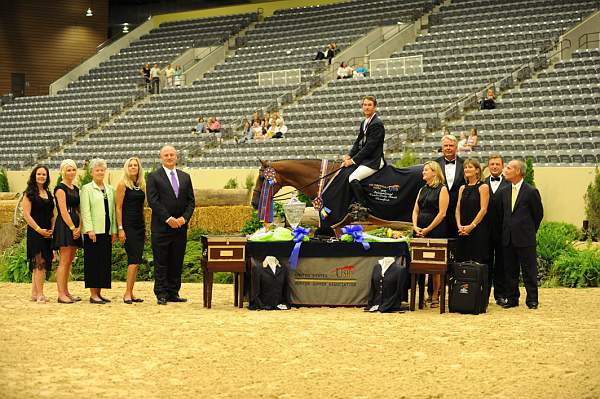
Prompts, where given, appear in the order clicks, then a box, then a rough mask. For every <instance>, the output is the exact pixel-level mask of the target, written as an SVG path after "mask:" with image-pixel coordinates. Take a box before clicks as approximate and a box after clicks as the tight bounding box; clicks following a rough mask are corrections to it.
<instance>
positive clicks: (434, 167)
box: [423, 161, 446, 188]
mask: <svg viewBox="0 0 600 399" xmlns="http://www.w3.org/2000/svg"><path fill="white" fill-rule="evenodd" d="M425 166H429V169H431V171H432V172H433V173H434V174H435V176H434V177H433V180H432V181H431V185H430V187H434V188H435V187H437V186H439V185H440V184H444V185H445V184H446V179H445V178H444V174H443V173H442V168H441V167H440V164H439V163H437V162H436V161H427V162H425V164H424V165H423V169H424V168H425Z"/></svg>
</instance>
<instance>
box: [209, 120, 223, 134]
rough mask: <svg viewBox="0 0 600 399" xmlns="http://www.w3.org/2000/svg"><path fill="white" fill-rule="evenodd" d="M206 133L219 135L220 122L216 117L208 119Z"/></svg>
mask: <svg viewBox="0 0 600 399" xmlns="http://www.w3.org/2000/svg"><path fill="white" fill-rule="evenodd" d="M206 131H208V132H209V133H219V132H220V131H221V122H219V120H218V119H217V117H216V116H213V117H210V118H208V122H207V123H206Z"/></svg>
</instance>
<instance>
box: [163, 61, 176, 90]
mask: <svg viewBox="0 0 600 399" xmlns="http://www.w3.org/2000/svg"><path fill="white" fill-rule="evenodd" d="M174 76H175V69H173V67H172V66H171V64H168V65H167V67H166V68H165V78H166V85H167V87H173V77H174Z"/></svg>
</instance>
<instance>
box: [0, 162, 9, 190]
mask: <svg viewBox="0 0 600 399" xmlns="http://www.w3.org/2000/svg"><path fill="white" fill-rule="evenodd" d="M8 191H9V187H8V176H6V171H5V170H4V168H0V192H3V193H7V192H8Z"/></svg>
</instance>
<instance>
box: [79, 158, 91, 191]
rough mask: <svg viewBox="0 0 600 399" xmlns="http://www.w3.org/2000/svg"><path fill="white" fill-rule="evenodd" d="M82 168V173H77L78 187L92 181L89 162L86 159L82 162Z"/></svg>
mask: <svg viewBox="0 0 600 399" xmlns="http://www.w3.org/2000/svg"><path fill="white" fill-rule="evenodd" d="M82 169H83V173H82V174H81V175H79V180H78V183H77V185H78V186H79V187H83V186H84V185H85V184H88V183H89V182H91V181H92V172H91V171H90V162H89V161H88V160H85V161H84V162H83V167H82Z"/></svg>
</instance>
